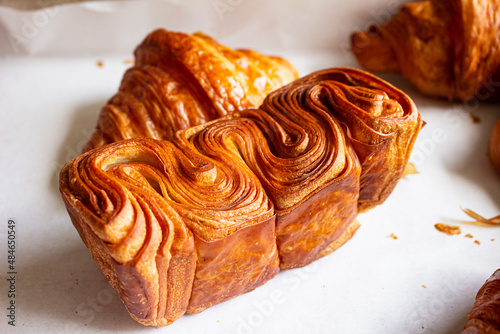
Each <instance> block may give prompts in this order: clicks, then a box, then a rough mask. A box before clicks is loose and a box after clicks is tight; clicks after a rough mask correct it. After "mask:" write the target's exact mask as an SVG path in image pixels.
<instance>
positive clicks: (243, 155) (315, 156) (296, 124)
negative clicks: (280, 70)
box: [60, 68, 422, 325]
mask: <svg viewBox="0 0 500 334" xmlns="http://www.w3.org/2000/svg"><path fill="white" fill-rule="evenodd" d="M421 124H422V122H421V119H420V115H419V114H418V111H417V110H416V108H415V106H414V104H413V102H412V101H411V100H410V99H409V98H408V97H407V96H406V95H405V94H404V93H402V92H401V91H399V90H397V89H396V88H394V87H392V86H391V85H389V84H387V83H385V82H384V81H382V80H380V79H378V78H376V77H374V76H372V75H369V74H367V73H364V72H362V71H360V70H355V69H348V68H338V69H330V70H324V71H319V72H316V73H313V74H311V75H309V76H306V77H304V78H302V79H299V80H297V81H295V82H292V83H290V84H288V85H286V86H284V87H282V88H280V89H277V90H275V91H273V92H272V93H270V94H269V95H268V96H267V98H266V99H265V101H264V102H263V104H262V105H261V107H260V108H258V109H246V110H242V111H240V112H237V113H233V114H232V115H227V116H224V117H222V118H219V119H217V120H214V121H210V122H208V123H205V124H201V125H198V126H195V127H191V128H188V129H185V130H183V131H179V132H177V133H176V134H175V135H174V137H173V139H172V141H160V140H155V139H150V138H142V139H130V140H126V141H121V142H118V143H114V144H110V145H107V146H104V147H102V148H99V149H96V150H93V151H90V152H87V153H86V154H83V155H82V156H80V157H78V158H77V159H75V160H73V161H71V162H69V163H68V164H66V165H65V167H64V168H63V170H62V171H61V176H60V189H61V193H62V195H63V199H64V201H65V203H66V206H67V208H68V211H69V212H70V215H71V217H72V220H73V223H74V224H75V226H76V227H77V229H78V231H79V232H80V234H81V235H82V238H83V240H84V241H85V243H86V244H87V246H88V247H89V249H90V250H91V252H92V254H93V256H94V258H95V259H96V261H97V262H98V263H99V264H100V265H101V267H102V268H103V272H104V273H105V275H106V277H108V279H109V280H110V282H111V283H112V284H113V286H114V287H115V289H117V291H118V293H119V294H120V296H121V297H122V299H123V301H124V303H125V305H126V306H127V308H128V310H129V312H130V314H131V315H132V316H133V317H134V318H135V319H136V320H138V321H139V322H141V323H144V324H149V325H164V324H169V323H171V322H172V321H174V320H175V319H176V318H177V317H179V316H180V315H182V314H183V313H184V312H189V313H197V312H200V311H203V310H204V309H206V308H207V307H210V306H211V305H214V304H216V303H219V302H221V301H224V300H227V299H229V298H232V297H234V296H237V295H239V294H241V293H244V292H246V291H250V290H252V289H254V288H255V287H256V286H258V285H260V284H263V283H264V282H266V281H267V280H269V279H270V278H272V277H273V276H274V275H276V274H277V272H278V270H279V267H281V268H282V269H289V268H295V267H300V266H304V265H307V264H309V263H310V262H312V261H314V260H316V259H318V258H320V257H322V256H325V255H327V254H329V253H331V252H332V251H334V250H335V249H337V248H338V247H339V246H341V245H342V244H343V243H344V242H346V241H347V240H348V239H349V238H350V237H351V236H352V235H353V234H354V233H355V231H356V230H357V228H358V227H359V224H358V223H357V222H356V220H355V218H356V216H357V213H358V210H359V209H361V210H366V209H368V208H370V207H373V206H374V205H378V204H381V203H382V202H383V201H384V200H385V199H386V197H387V196H388V195H389V193H390V192H391V191H392V189H393V188H394V186H395V184H396V182H397V181H398V179H399V178H400V177H401V175H402V173H403V170H404V166H405V164H406V162H407V160H408V157H409V154H410V151H411V148H412V146H413V142H414V141H415V139H416V136H417V134H418V132H419V130H420V128H421ZM278 254H279V258H278Z"/></svg>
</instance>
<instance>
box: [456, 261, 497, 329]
mask: <svg viewBox="0 0 500 334" xmlns="http://www.w3.org/2000/svg"><path fill="white" fill-rule="evenodd" d="M497 333H500V269H499V270H497V271H495V272H494V273H493V275H491V277H490V278H488V279H487V280H486V282H485V283H484V284H483V286H482V287H481V288H480V289H479V291H478V293H477V295H476V301H475V303H474V306H473V308H472V310H471V311H470V312H469V314H468V315H467V323H466V324H465V327H464V330H463V331H462V334H497Z"/></svg>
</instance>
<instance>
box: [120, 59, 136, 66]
mask: <svg viewBox="0 0 500 334" xmlns="http://www.w3.org/2000/svg"><path fill="white" fill-rule="evenodd" d="M123 63H124V64H125V65H134V63H135V62H134V60H133V59H125V60H124V61H123Z"/></svg>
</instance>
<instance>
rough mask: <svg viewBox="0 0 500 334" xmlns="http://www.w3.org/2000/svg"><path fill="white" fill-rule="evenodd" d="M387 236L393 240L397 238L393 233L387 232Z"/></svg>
mask: <svg viewBox="0 0 500 334" xmlns="http://www.w3.org/2000/svg"><path fill="white" fill-rule="evenodd" d="M387 237H388V238H393V239H394V240H397V239H398V237H396V236H395V235H394V233H391V234H389V235H388V236H387Z"/></svg>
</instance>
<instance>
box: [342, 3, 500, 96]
mask: <svg viewBox="0 0 500 334" xmlns="http://www.w3.org/2000/svg"><path fill="white" fill-rule="evenodd" d="M499 34H500V1H498V0H495V1H490V0H475V1H465V0H445V1H442V0H426V1H418V2H411V3H408V4H405V5H403V6H402V8H401V10H400V11H399V12H398V13H397V14H396V15H395V16H394V17H393V18H392V19H391V20H390V21H389V22H387V23H385V24H380V25H374V26H373V27H371V28H370V29H369V30H368V31H367V32H356V33H354V34H353V35H352V36H351V44H352V51H353V53H354V54H355V55H356V58H357V59H358V62H359V63H360V64H361V66H363V67H364V68H365V69H367V70H369V71H392V72H402V74H403V75H404V76H405V77H406V78H407V79H408V80H410V81H411V82H412V83H413V84H415V85H416V86H417V88H418V89H419V90H420V91H422V92H423V93H425V94H428V95H431V96H437V97H445V98H449V99H461V100H466V99H470V98H473V97H475V96H477V97H478V98H479V99H482V100H483V99H497V98H498V97H499V96H500V92H499V90H498V88H496V89H495V87H497V86H498V84H496V83H495V82H494V81H493V80H492V76H494V75H497V74H495V73H496V72H497V71H498V68H499V66H500V39H499V38H498V36H499Z"/></svg>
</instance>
